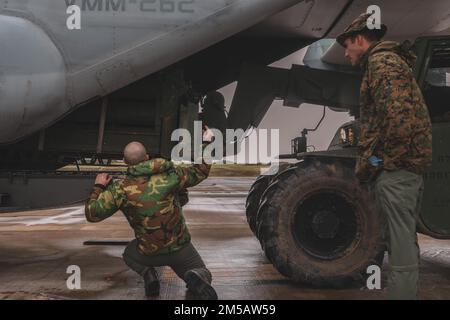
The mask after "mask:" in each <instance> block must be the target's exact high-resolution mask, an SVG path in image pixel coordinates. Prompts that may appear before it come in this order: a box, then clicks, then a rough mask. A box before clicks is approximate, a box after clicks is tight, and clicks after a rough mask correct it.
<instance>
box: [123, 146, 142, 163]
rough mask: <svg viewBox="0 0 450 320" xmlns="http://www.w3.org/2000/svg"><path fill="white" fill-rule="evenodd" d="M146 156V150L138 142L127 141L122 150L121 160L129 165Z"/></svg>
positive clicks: (138, 161)
mask: <svg viewBox="0 0 450 320" xmlns="http://www.w3.org/2000/svg"><path fill="white" fill-rule="evenodd" d="M146 158H147V150H146V149H145V147H144V145H143V144H142V143H140V142H137V141H134V142H131V143H129V144H128V145H127V146H126V147H125V149H124V150H123V160H124V161H125V163H126V164H128V165H130V166H134V165H137V164H139V163H141V162H143V161H145V160H146Z"/></svg>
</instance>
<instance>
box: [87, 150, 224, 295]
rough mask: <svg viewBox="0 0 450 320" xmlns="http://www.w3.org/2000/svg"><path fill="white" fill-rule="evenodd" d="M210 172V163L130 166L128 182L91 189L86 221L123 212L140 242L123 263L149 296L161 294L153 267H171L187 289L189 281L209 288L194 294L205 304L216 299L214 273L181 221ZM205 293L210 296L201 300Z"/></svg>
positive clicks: (131, 246)
mask: <svg viewBox="0 0 450 320" xmlns="http://www.w3.org/2000/svg"><path fill="white" fill-rule="evenodd" d="M147 159H148V158H147ZM210 168H211V166H210V165H208V164H205V163H202V164H197V165H193V166H183V167H182V166H175V165H174V164H173V163H172V162H171V161H168V160H165V159H153V160H147V161H143V162H141V163H138V164H137V165H131V166H129V167H128V170H127V175H126V178H125V179H123V180H117V181H114V182H113V183H110V184H109V185H108V186H107V187H105V186H104V185H102V184H96V185H95V186H94V187H93V189H92V192H91V195H90V197H89V199H88V200H87V202H86V206H85V214H86V219H87V220H88V221H89V222H100V221H102V220H104V219H106V218H108V217H110V216H112V215H113V214H114V213H116V212H117V211H119V210H120V211H122V212H123V214H124V215H125V217H126V219H127V220H128V222H129V224H130V226H131V227H132V228H133V230H134V233H135V237H136V239H135V240H133V241H132V242H131V243H130V244H129V245H128V246H127V248H126V249H125V252H124V254H123V258H124V261H125V263H126V264H127V265H128V266H129V267H130V268H131V269H133V270H134V271H136V272H137V273H139V274H140V275H142V276H143V277H144V280H146V284H145V289H146V294H147V295H149V296H150V295H157V294H159V282H158V279H157V273H156V270H155V269H154V267H160V266H170V267H171V268H172V269H173V270H174V271H175V273H176V274H177V275H178V276H179V277H180V278H182V279H184V280H185V281H186V282H187V284H188V287H189V285H190V283H189V280H191V282H196V281H197V282H199V281H200V280H202V282H206V283H203V284H201V285H203V287H201V288H200V289H199V288H198V285H199V283H194V287H191V288H190V289H192V290H193V291H194V293H197V294H198V295H200V298H214V299H215V298H217V297H216V296H215V291H214V292H213V289H212V287H210V286H209V284H210V283H211V280H212V279H211V273H210V272H209V270H208V269H207V268H206V266H205V264H204V263H203V261H202V259H201V257H200V255H199V254H198V252H197V251H196V249H195V248H194V247H193V245H192V244H191V235H190V234H189V230H188V228H187V226H186V223H185V220H184V217H183V215H182V205H184V204H185V203H186V202H187V201H188V200H187V190H186V188H189V187H192V186H195V185H197V184H199V183H200V182H201V181H203V180H205V179H206V178H207V177H208V174H209V171H210ZM191 271H193V272H194V275H192V274H193V272H191ZM198 278H201V279H200V280H199V279H198ZM205 290H207V291H208V290H209V291H208V292H206V293H207V295H206V296H204V297H202V296H201V295H202V294H203V295H204V294H205V292H204V291H205Z"/></svg>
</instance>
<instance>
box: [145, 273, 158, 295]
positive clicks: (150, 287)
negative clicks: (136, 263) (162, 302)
mask: <svg viewBox="0 0 450 320" xmlns="http://www.w3.org/2000/svg"><path fill="white" fill-rule="evenodd" d="M144 288H145V295H146V296H147V297H155V296H159V289H160V285H159V279H158V273H157V272H156V270H155V268H152V267H150V268H148V269H147V271H145V273H144Z"/></svg>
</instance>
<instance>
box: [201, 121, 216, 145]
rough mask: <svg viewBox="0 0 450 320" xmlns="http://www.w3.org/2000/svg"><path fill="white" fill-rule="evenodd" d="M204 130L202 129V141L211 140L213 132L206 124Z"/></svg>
mask: <svg viewBox="0 0 450 320" xmlns="http://www.w3.org/2000/svg"><path fill="white" fill-rule="evenodd" d="M204 127H205V130H204V131H203V141H204V142H208V143H210V142H212V141H213V139H214V132H212V130H211V129H210V128H208V126H207V125H205V126H204Z"/></svg>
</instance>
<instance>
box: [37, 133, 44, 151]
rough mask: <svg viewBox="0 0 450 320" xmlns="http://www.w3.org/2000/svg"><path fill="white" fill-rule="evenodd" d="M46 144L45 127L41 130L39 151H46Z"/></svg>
mask: <svg viewBox="0 0 450 320" xmlns="http://www.w3.org/2000/svg"><path fill="white" fill-rule="evenodd" d="M44 145H45V129H44V130H41V131H40V132H39V142H38V151H44Z"/></svg>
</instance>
